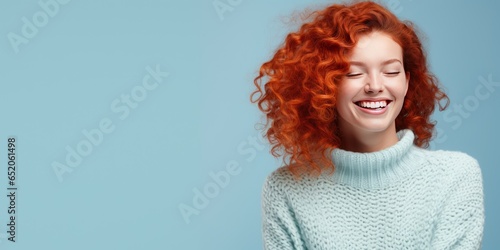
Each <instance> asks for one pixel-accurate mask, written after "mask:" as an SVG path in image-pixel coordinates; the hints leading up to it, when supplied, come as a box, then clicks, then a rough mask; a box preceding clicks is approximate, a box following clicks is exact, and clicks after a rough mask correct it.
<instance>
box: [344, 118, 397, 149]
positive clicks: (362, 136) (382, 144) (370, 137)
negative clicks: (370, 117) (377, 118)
mask: <svg viewBox="0 0 500 250" xmlns="http://www.w3.org/2000/svg"><path fill="white" fill-rule="evenodd" d="M344 131H346V130H344ZM340 138H341V141H342V146H341V148H342V149H344V150H347V151H352V152H360V153H370V152H376V151H380V150H383V149H385V148H388V147H390V146H392V145H394V144H396V143H397V142H398V141H399V139H398V136H397V134H396V126H395V124H393V126H390V127H389V128H387V129H386V130H384V131H377V132H371V131H355V130H347V131H346V132H343V133H342V134H341V136H340Z"/></svg>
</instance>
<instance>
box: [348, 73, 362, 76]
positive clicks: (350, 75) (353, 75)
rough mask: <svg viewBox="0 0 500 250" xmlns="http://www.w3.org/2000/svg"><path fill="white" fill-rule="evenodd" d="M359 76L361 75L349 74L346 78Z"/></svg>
mask: <svg viewBox="0 0 500 250" xmlns="http://www.w3.org/2000/svg"><path fill="white" fill-rule="evenodd" d="M360 75H362V74H361V73H349V74H347V75H346V76H347V77H356V76H360Z"/></svg>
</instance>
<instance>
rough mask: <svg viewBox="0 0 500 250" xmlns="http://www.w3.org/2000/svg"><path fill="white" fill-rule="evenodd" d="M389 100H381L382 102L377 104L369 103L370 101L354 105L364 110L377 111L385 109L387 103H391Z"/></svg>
mask: <svg viewBox="0 0 500 250" xmlns="http://www.w3.org/2000/svg"><path fill="white" fill-rule="evenodd" d="M391 102H392V101H391V100H383V101H377V102H371V101H359V102H355V103H354V104H356V105H358V106H359V107H361V108H365V109H372V110H379V109H383V108H385V107H387V105H389V103H391Z"/></svg>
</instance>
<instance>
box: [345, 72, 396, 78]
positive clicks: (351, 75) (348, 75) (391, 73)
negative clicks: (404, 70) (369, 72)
mask: <svg viewBox="0 0 500 250" xmlns="http://www.w3.org/2000/svg"><path fill="white" fill-rule="evenodd" d="M399 73H400V72H399V71H396V72H388V73H386V75H391V76H397V75H399ZM360 75H362V73H358V74H347V75H346V76H347V77H356V76H360Z"/></svg>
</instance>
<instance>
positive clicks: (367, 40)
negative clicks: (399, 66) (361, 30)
mask: <svg viewBox="0 0 500 250" xmlns="http://www.w3.org/2000/svg"><path fill="white" fill-rule="evenodd" d="M391 58H396V59H400V60H402V59H403V49H402V48H401V46H400V45H399V44H398V43H397V42H396V41H394V39H392V37H391V36H389V35H387V34H385V33H383V32H379V31H374V32H370V33H368V34H363V35H361V36H360V37H359V39H358V42H357V43H356V46H355V47H354V48H353V50H352V52H351V54H350V59H351V60H355V61H373V62H376V61H385V60H387V59H391Z"/></svg>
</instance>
